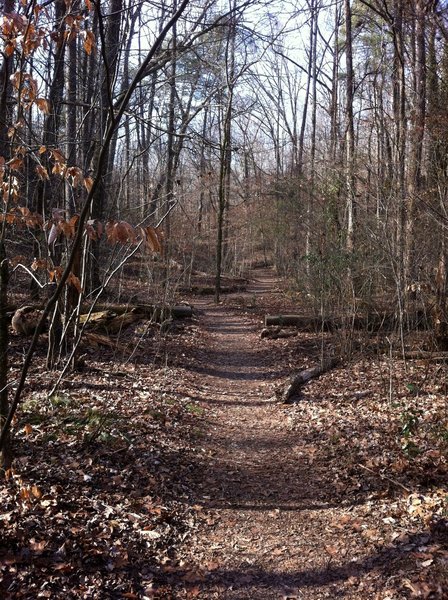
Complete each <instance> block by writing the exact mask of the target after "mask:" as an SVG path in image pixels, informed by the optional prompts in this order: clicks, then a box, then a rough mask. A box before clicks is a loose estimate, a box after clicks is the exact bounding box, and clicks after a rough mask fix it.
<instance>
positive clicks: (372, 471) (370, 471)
mask: <svg viewBox="0 0 448 600" xmlns="http://www.w3.org/2000/svg"><path fill="white" fill-rule="evenodd" d="M358 467H361V469H364V470H365V471H369V473H372V474H373V475H378V477H380V478H381V479H385V480H386V481H389V482H390V483H393V484H394V485H398V487H401V488H402V489H403V490H405V492H408V493H409V494H412V490H411V489H409V488H408V487H406V486H405V485H403V484H402V483H400V482H399V481H396V480H395V479H392V478H391V477H388V476H387V475H383V473H377V472H376V471H374V470H373V469H370V468H369V467H366V466H365V465H362V464H361V463H358Z"/></svg>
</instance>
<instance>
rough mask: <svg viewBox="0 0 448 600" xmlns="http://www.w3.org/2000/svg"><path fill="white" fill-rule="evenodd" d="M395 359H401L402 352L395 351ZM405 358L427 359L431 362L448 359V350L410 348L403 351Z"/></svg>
mask: <svg viewBox="0 0 448 600" xmlns="http://www.w3.org/2000/svg"><path fill="white" fill-rule="evenodd" d="M396 358H397V359H402V358H403V354H402V353H396ZM404 358H405V359H406V360H429V361H433V362H443V361H448V352H441V351H437V350H435V351H434V352H431V351H428V350H410V351H407V352H405V353H404Z"/></svg>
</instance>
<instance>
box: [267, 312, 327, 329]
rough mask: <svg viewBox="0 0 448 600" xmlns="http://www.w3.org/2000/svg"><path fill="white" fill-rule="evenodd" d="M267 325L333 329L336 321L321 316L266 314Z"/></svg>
mask: <svg viewBox="0 0 448 600" xmlns="http://www.w3.org/2000/svg"><path fill="white" fill-rule="evenodd" d="M264 326H265V327H272V326H276V327H297V328H299V329H301V330H302V331H321V330H322V329H324V331H332V330H333V328H334V323H333V321H331V320H326V319H324V320H322V319H321V318H320V317H304V316H302V315H266V316H265V318H264Z"/></svg>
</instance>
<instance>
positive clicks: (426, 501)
mask: <svg viewBox="0 0 448 600" xmlns="http://www.w3.org/2000/svg"><path fill="white" fill-rule="evenodd" d="M191 300H192V302H193V303H194V305H195V307H196V308H197V314H198V316H197V317H196V318H195V319H194V321H193V322H192V323H190V324H188V325H186V326H185V327H184V328H183V330H182V332H180V333H179V332H178V333H170V334H168V335H167V336H166V337H156V336H152V337H151V336H149V335H147V332H146V331H145V330H141V331H139V330H138V329H137V330H134V331H133V332H132V335H133V337H132V338H131V334H129V339H128V340H126V339H124V340H123V339H122V340H121V341H120V346H119V350H118V346H117V352H116V353H114V352H112V351H110V350H109V351H104V350H99V351H95V349H88V353H89V356H88V358H89V360H88V361H86V364H88V367H86V370H85V372H84V373H81V374H77V375H71V376H69V377H67V379H65V380H64V381H63V382H62V386H61V388H60V392H59V393H58V395H57V396H55V397H53V398H52V399H51V400H49V399H48V398H47V393H48V385H49V381H48V374H45V373H43V369H42V368H41V367H39V365H38V364H36V366H35V368H34V371H33V373H32V374H31V378H30V382H29V390H28V393H27V396H26V401H25V403H24V406H23V409H22V411H21V413H20V415H19V417H18V420H17V422H16V444H17V448H16V453H17V459H16V462H15V466H14V472H13V473H12V474H11V476H10V477H9V479H8V481H7V482H6V483H5V484H4V485H3V487H2V488H0V498H1V500H2V505H3V509H2V513H1V514H0V527H1V533H2V538H1V541H0V569H1V571H0V575H1V576H2V579H1V583H0V594H1V597H2V598H3V597H4V598H40V597H42V598H89V599H90V598H92V599H93V598H95V599H96V598H98V599H102V598H104V599H105V598H117V599H118V598H142V599H144V598H160V599H163V598H165V599H169V598H173V599H176V598H179V599H182V598H187V599H189V598H199V599H204V600H205V599H212V598H222V599H229V600H230V599H235V600H237V599H239V600H249V599H252V600H270V599H281V598H284V599H291V600H292V599H295V598H297V599H301V598H303V599H309V600H318V599H321V598H348V599H358V600H362V599H364V598H365V599H377V600H399V599H404V598H428V599H443V598H448V574H447V573H448V525H447V519H448V489H447V455H448V409H447V402H446V392H447V389H448V387H447V382H448V378H447V373H448V370H447V369H448V367H447V366H446V365H445V364H439V363H433V362H423V361H413V362H412V363H408V364H405V363H404V362H403V361H401V360H399V359H395V358H391V357H390V356H389V355H388V354H386V355H385V354H384V352H383V351H379V350H378V348H379V347H380V346H379V345H377V346H375V342H376V340H369V341H368V343H367V342H366V340H365V339H363V340H360V342H359V344H358V346H359V347H361V345H362V344H363V345H362V348H361V349H362V352H361V351H360V352H359V355H354V356H353V357H352V358H351V360H350V362H346V363H343V364H342V365H341V366H340V367H338V368H336V369H334V370H333V371H330V372H328V373H326V374H324V375H323V376H321V377H320V378H319V379H316V380H313V381H311V382H310V383H309V384H308V385H307V386H305V388H304V394H303V397H302V399H301V400H300V402H298V403H296V404H293V405H284V404H281V403H280V402H279V400H278V397H277V395H276V391H277V390H278V389H279V388H281V386H282V385H283V384H284V382H285V381H286V379H287V378H288V376H289V375H291V374H293V373H296V372H297V371H298V370H300V369H303V368H307V367H309V366H311V365H314V364H315V363H316V362H317V361H318V360H319V356H320V354H321V352H322V348H325V349H326V350H325V351H326V352H328V351H330V349H331V347H337V346H338V344H340V341H341V340H340V339H337V336H334V335H330V334H324V335H323V336H322V335H321V334H315V333H301V334H299V335H298V336H297V337H295V338H290V339H279V340H267V339H260V331H261V327H262V325H261V323H262V318H261V316H262V315H263V314H265V313H266V312H270V313H275V312H279V311H281V310H283V311H287V310H289V311H291V310H292V308H293V305H292V304H291V301H290V300H288V298H287V297H286V296H285V295H284V294H283V293H282V291H281V289H280V282H278V281H277V280H276V279H275V277H274V276H273V274H272V272H271V271H269V270H266V269H261V270H257V271H254V272H253V273H252V280H251V283H250V285H249V288H248V290H247V292H245V293H243V294H238V295H235V294H234V295H229V296H227V298H226V299H225V300H224V302H223V303H222V304H220V305H218V306H216V305H215V304H213V302H212V301H211V300H209V299H206V298H199V299H198V298H195V299H191ZM136 336H137V337H138V336H140V337H139V338H138V339H139V345H138V347H137V349H136V350H134V351H133V352H132V353H131V352H130V351H129V348H131V347H134V348H135V339H136ZM20 344H21V340H20V339H17V340H16V345H15V354H14V358H13V361H16V362H17V363H18V364H17V365H15V367H14V365H13V369H14V368H16V369H17V368H18V367H19V366H20V364H19V363H20V356H21V354H20V352H21V346H20ZM126 344H128V350H127V351H126V348H125V349H123V348H124V346H125V345H126ZM133 344H134V346H133ZM375 348H377V350H375ZM126 357H127V358H126ZM117 361H118V362H117ZM117 364H118V365H119V366H117Z"/></svg>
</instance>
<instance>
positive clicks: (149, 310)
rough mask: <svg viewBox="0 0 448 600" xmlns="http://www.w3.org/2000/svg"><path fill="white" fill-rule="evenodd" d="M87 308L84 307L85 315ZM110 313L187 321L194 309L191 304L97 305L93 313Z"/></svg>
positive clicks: (161, 319) (154, 319)
mask: <svg viewBox="0 0 448 600" xmlns="http://www.w3.org/2000/svg"><path fill="white" fill-rule="evenodd" d="M88 309H89V307H88V306H86V307H84V311H83V312H85V313H87V312H88ZM102 311H111V312H113V313H115V314H116V315H121V314H124V313H134V314H139V315H142V316H145V317H147V318H148V319H152V320H153V321H156V322H160V321H164V320H165V319H167V318H169V317H172V318H174V319H188V318H191V317H192V316H193V312H194V309H193V307H192V306H191V304H176V305H175V306H171V307H169V306H166V307H164V306H157V305H154V304H98V305H96V311H95V312H102Z"/></svg>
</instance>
